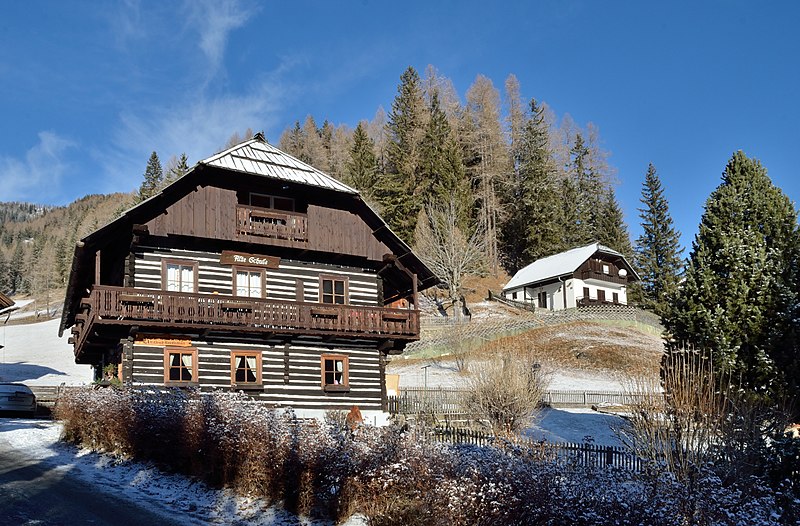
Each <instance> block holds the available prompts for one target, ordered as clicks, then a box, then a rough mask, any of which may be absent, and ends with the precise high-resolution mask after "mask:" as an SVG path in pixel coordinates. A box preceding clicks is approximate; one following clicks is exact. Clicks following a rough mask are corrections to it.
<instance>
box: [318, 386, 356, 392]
mask: <svg viewBox="0 0 800 526" xmlns="http://www.w3.org/2000/svg"><path fill="white" fill-rule="evenodd" d="M322 390H323V391H325V392H326V393H349V392H350V386H349V385H323V386H322Z"/></svg>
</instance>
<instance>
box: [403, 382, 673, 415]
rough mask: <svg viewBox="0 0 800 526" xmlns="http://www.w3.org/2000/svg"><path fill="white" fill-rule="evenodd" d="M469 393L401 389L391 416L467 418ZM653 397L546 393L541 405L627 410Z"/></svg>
mask: <svg viewBox="0 0 800 526" xmlns="http://www.w3.org/2000/svg"><path fill="white" fill-rule="evenodd" d="M468 392H469V391H468V390H466V389H461V388H436V389H425V388H421V387H406V388H401V389H400V393H399V394H398V396H390V397H389V400H388V401H389V404H388V410H389V412H390V413H391V414H419V413H430V414H435V415H454V414H466V413H467V410H466V408H465V401H466V398H467V395H468ZM653 396H658V395H654V394H653V393H620V392H616V391H565V390H553V391H547V392H545V393H544V396H543V397H542V403H543V404H544V405H547V406H550V407H591V406H594V405H611V406H625V405H632V404H635V403H637V402H641V401H643V400H647V399H650V398H652V397H653Z"/></svg>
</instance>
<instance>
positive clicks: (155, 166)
mask: <svg viewBox="0 0 800 526" xmlns="http://www.w3.org/2000/svg"><path fill="white" fill-rule="evenodd" d="M163 180H164V171H163V170H162V169H161V161H159V160H158V154H156V152H153V153H151V154H150V159H148V160H147V168H145V171H144V180H143V181H142V184H141V185H140V186H139V192H138V194H137V195H136V203H141V202H142V201H144V200H145V199H149V198H150V197H153V196H154V195H155V194H156V193H157V192H158V189H159V188H160V186H161V182H162V181H163Z"/></svg>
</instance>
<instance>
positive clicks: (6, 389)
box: [0, 383, 36, 416]
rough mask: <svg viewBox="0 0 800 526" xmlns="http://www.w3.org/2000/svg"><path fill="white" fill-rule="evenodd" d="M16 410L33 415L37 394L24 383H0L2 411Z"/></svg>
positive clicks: (0, 406) (16, 411)
mask: <svg viewBox="0 0 800 526" xmlns="http://www.w3.org/2000/svg"><path fill="white" fill-rule="evenodd" d="M5 412H15V413H25V414H27V415H30V416H33V415H34V414H35V413H36V395H35V394H33V391H31V389H30V387H28V386H27V385H24V384H10V383H0V413H5Z"/></svg>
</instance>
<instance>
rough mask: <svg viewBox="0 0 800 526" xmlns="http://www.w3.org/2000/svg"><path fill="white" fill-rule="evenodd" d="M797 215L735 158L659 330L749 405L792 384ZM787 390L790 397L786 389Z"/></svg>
mask: <svg viewBox="0 0 800 526" xmlns="http://www.w3.org/2000/svg"><path fill="white" fill-rule="evenodd" d="M797 238H798V226H797V212H796V210H795V209H794V205H793V203H792V202H791V201H790V200H789V198H788V197H787V196H786V195H785V194H783V192H781V190H780V189H779V188H776V187H775V186H774V185H773V184H772V181H770V179H769V177H768V176H767V171H766V169H765V168H764V167H763V166H762V165H761V163H760V162H758V161H757V160H754V159H750V158H748V157H747V156H746V155H745V154H744V153H742V152H741V151H738V152H736V153H735V154H734V155H733V157H732V158H731V160H730V161H729V162H728V164H727V166H726V168H725V171H724V173H723V176H722V183H721V184H720V185H719V186H718V187H717V189H716V190H715V191H714V192H713V193H712V194H711V196H710V197H709V198H708V200H707V201H706V206H705V212H704V213H703V216H702V219H701V223H700V229H699V232H698V234H697V235H696V237H695V240H694V242H693V243H692V252H691V254H690V256H689V264H688V267H687V268H686V272H685V281H684V282H683V283H682V284H681V286H680V288H679V291H678V294H677V301H676V305H675V308H674V309H672V310H671V312H670V313H669V315H668V317H667V318H666V320H665V321H666V325H667V329H668V331H669V332H670V333H671V335H672V337H673V338H674V339H675V340H677V341H687V342H690V343H692V344H694V345H695V346H696V347H697V348H700V349H703V350H705V351H706V352H708V353H709V354H710V356H711V357H712V358H713V359H714V363H715V365H716V366H717V368H718V370H721V371H725V372H726V373H728V374H729V375H730V377H731V379H732V380H733V381H734V382H737V383H738V384H739V387H740V388H741V389H742V390H743V391H744V392H747V393H750V395H751V396H753V397H754V398H756V399H760V400H767V401H775V400H777V399H780V398H781V396H783V395H784V394H787V393H794V392H796V389H797V386H798V373H800V371H798V352H797V348H796V346H794V344H793V343H792V338H790V337H788V336H787V335H790V334H792V333H794V334H797V323H798V322H797V319H796V318H792V315H791V314H792V313H791V309H792V306H793V305H796V303H797V295H798V291H797V284H796V282H793V281H792V280H791V276H792V273H793V272H796V269H793V268H792V265H796V263H797V246H798V239H797ZM793 389H794V391H793Z"/></svg>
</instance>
